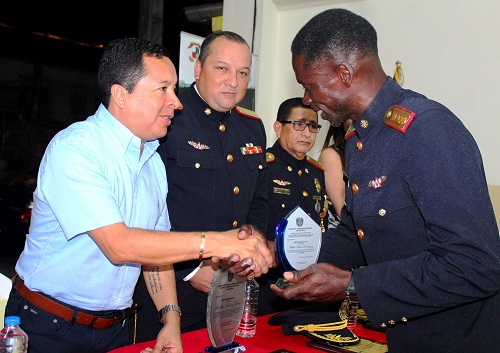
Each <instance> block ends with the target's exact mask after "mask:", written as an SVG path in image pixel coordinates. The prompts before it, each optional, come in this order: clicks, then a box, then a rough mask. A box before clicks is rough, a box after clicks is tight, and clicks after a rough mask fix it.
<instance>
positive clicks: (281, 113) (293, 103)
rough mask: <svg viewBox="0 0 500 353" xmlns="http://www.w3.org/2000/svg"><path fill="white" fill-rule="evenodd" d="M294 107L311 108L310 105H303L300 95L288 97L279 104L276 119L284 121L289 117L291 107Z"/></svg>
mask: <svg viewBox="0 0 500 353" xmlns="http://www.w3.org/2000/svg"><path fill="white" fill-rule="evenodd" d="M294 108H305V109H311V110H313V109H312V108H311V107H310V106H308V105H305V104H304V103H303V102H302V98H300V97H294V98H288V99H287V100H285V101H283V102H282V103H281V104H280V106H279V108H278V114H277V115H276V121H286V120H287V119H288V118H289V117H290V114H291V113H292V109H294Z"/></svg>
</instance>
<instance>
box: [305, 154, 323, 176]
mask: <svg viewBox="0 0 500 353" xmlns="http://www.w3.org/2000/svg"><path fill="white" fill-rule="evenodd" d="M306 161H307V163H309V164H310V165H312V166H313V167H315V168H317V169H319V170H321V171H322V172H323V173H324V172H325V169H324V168H323V165H322V164H321V163H320V162H318V161H317V160H315V159H314V158H311V157H309V156H306Z"/></svg>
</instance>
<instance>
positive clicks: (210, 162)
mask: <svg viewBox="0 0 500 353" xmlns="http://www.w3.org/2000/svg"><path fill="white" fill-rule="evenodd" d="M251 60H252V57H251V53H250V49H249V47H248V45H247V43H246V42H245V40H244V39H243V38H242V37H241V36H240V35H238V34H236V33H233V32H228V31H222V32H214V33H211V34H210V35H208V36H207V37H206V38H205V40H204V41H203V43H202V46H201V51H200V56H199V58H198V60H197V61H196V64H195V69H194V70H195V79H196V82H195V83H193V85H192V86H191V87H190V88H189V90H188V91H186V92H184V93H182V94H180V95H179V100H180V101H181V103H182V104H183V109H182V110H181V111H180V112H178V113H176V115H175V119H173V120H172V125H171V129H170V130H169V133H168V135H169V137H168V139H166V140H165V141H161V144H160V147H159V149H158V152H159V153H160V155H161V157H162V160H163V162H164V163H165V167H166V170H167V181H168V196H167V206H168V211H169V216H170V222H171V224H172V230H177V231H181V230H183V231H188V230H200V229H201V230H204V229H206V230H217V229H220V230H227V229H233V228H238V227H240V226H241V225H243V224H245V223H246V224H253V225H255V226H256V227H257V228H258V229H260V230H261V231H262V232H264V231H265V229H267V220H268V215H269V205H268V201H267V164H266V159H265V151H266V135H265V129H264V124H263V123H262V121H261V119H260V118H259V117H258V116H257V115H256V114H255V113H254V112H252V111H249V110H246V109H243V108H241V107H238V106H237V104H238V103H239V102H240V101H241V100H242V99H243V97H244V96H245V93H246V90H247V85H248V82H249V78H250V66H251ZM174 268H175V274H176V282H177V293H178V301H179V306H180V307H181V308H182V322H181V324H182V326H181V330H182V332H187V331H192V330H196V329H199V328H202V327H206V310H207V293H208V291H209V289H210V284H211V281H212V278H213V275H214V274H215V272H216V271H217V270H218V266H216V265H215V264H214V263H212V262H211V261H210V259H205V260H204V261H186V262H181V263H176V264H175V265H174ZM143 282H144V281H139V282H138V286H137V288H136V292H135V299H136V302H138V303H140V304H142V305H143V308H142V309H141V310H140V311H139V312H138V317H137V325H136V332H137V336H136V341H137V342H141V341H145V340H151V339H154V338H155V337H156V334H157V331H158V330H159V329H160V328H161V326H160V325H159V323H158V318H157V317H158V316H157V312H156V309H155V308H154V307H153V306H152V305H151V302H150V300H149V298H147V296H146V295H145V293H147V291H146V286H145V285H144V283H143Z"/></svg>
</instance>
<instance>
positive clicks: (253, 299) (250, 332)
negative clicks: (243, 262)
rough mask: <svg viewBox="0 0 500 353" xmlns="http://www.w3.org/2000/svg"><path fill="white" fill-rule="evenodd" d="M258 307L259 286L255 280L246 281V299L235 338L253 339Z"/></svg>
mask: <svg viewBox="0 0 500 353" xmlns="http://www.w3.org/2000/svg"><path fill="white" fill-rule="evenodd" d="M258 305H259V284H258V283H257V281H256V280H255V279H253V278H252V279H247V282H246V298H245V306H244V308H243V315H242V316H241V321H240V325H239V326H238V331H237V332H236V335H237V336H240V337H245V338H249V337H253V336H254V335H255V331H256V330H257V308H258Z"/></svg>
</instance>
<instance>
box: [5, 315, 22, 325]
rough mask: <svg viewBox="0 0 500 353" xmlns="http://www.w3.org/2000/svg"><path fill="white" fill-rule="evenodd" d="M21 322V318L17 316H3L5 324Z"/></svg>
mask: <svg viewBox="0 0 500 353" xmlns="http://www.w3.org/2000/svg"><path fill="white" fill-rule="evenodd" d="M20 323H21V319H20V318H19V316H7V317H6V318H5V325H9V326H13V325H19V324H20Z"/></svg>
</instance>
